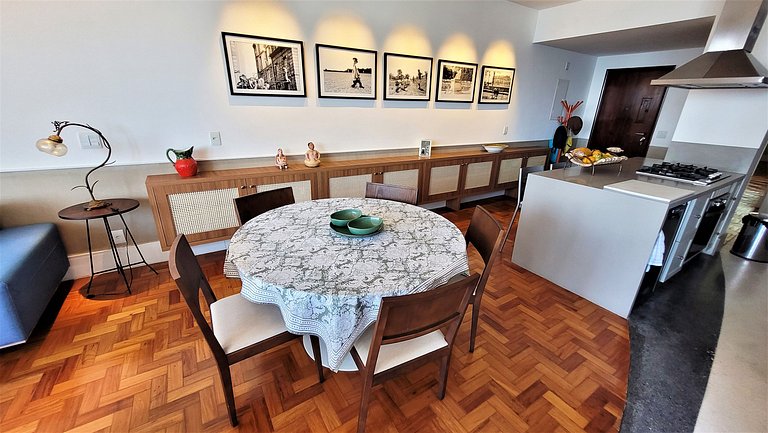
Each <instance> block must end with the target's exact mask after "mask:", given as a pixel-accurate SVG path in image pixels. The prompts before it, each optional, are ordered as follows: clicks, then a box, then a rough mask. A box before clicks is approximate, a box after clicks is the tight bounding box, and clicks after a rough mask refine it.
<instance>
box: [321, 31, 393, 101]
mask: <svg viewBox="0 0 768 433" xmlns="http://www.w3.org/2000/svg"><path fill="white" fill-rule="evenodd" d="M320 48H332V49H336V50H346V51H351V52H359V53H366V54H373V68H374V69H373V73H372V76H371V87H372V88H373V95H372V96H371V95H365V96H337V95H324V94H323V83H322V80H321V78H320ZM378 62H379V57H378V51H376V50H366V49H363V48H351V47H342V46H340V45H328V44H315V71H316V73H317V74H316V75H317V97H318V98H333V99H372V100H375V99H376V98H377V90H378V85H377V84H378V83H377V82H376V75H377V73H378V70H379V65H378Z"/></svg>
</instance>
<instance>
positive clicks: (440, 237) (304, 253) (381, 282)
mask: <svg viewBox="0 0 768 433" xmlns="http://www.w3.org/2000/svg"><path fill="white" fill-rule="evenodd" d="M349 208H354V209H360V210H361V211H362V213H363V215H370V216H378V217H381V218H382V220H383V225H382V228H381V230H380V231H378V232H376V233H373V234H371V235H367V236H353V235H350V234H349V233H340V232H339V231H338V230H334V228H333V227H332V226H331V224H330V214H331V213H333V212H335V211H338V210H342V209H349ZM468 270H469V263H468V260H467V251H466V243H465V240H464V237H463V235H462V233H461V231H460V230H459V229H458V228H457V227H456V225H454V224H453V223H451V222H450V221H448V220H447V219H445V218H443V217H442V216H440V215H438V214H436V213H434V212H432V211H430V210H427V209H424V208H420V207H418V206H413V205H410V204H406V203H400V202H395V201H390V200H379V199H364V198H335V199H322V200H313V201H305V202H300V203H295V204H291V205H287V206H283V207H280V208H277V209H273V210H270V211H268V212H265V213H263V214H261V215H259V216H257V217H255V218H253V219H251V220H250V221H248V222H246V223H245V224H243V226H242V227H240V228H239V229H238V230H237V232H235V234H234V235H233V236H232V239H231V240H230V243H229V247H228V249H227V256H226V259H225V265H224V271H225V275H227V276H228V277H239V278H240V279H241V281H242V289H241V291H240V294H241V295H242V296H243V297H245V298H246V299H248V300H249V301H251V302H258V303H269V304H274V305H277V306H278V307H279V308H280V311H281V312H282V315H283V319H284V320H285V324H286V327H287V328H288V330H289V331H291V332H293V333H295V334H304V335H309V334H313V335H317V336H319V337H320V339H321V341H322V343H323V346H324V347H323V349H325V350H323V364H325V365H326V366H328V367H329V368H330V369H332V370H333V371H338V370H339V369H340V368H341V367H342V362H343V361H344V358H345V356H347V355H348V353H349V351H350V349H351V347H352V345H353V344H354V342H355V340H356V339H357V338H358V337H359V336H360V335H362V334H363V332H364V331H365V330H366V328H368V326H370V325H371V324H372V323H374V322H375V321H376V318H377V317H378V314H379V306H380V304H381V298H382V297H384V296H399V295H406V294H411V293H418V292H423V291H426V290H430V289H432V288H435V287H437V286H440V285H441V284H444V283H446V282H447V281H448V280H449V279H450V278H451V277H453V276H455V275H456V274H459V273H466V272H468ZM306 340H308V338H307V339H306ZM347 358H348V357H347Z"/></svg>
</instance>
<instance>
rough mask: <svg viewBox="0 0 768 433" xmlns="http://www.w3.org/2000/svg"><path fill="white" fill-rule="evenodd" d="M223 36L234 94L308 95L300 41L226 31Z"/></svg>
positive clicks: (231, 87)
mask: <svg viewBox="0 0 768 433" xmlns="http://www.w3.org/2000/svg"><path fill="white" fill-rule="evenodd" d="M221 37H222V40H223V41H224V56H225V57H226V62H227V78H229V91H230V93H231V94H233V95H250V96H306V95H307V92H306V81H305V77H304V44H303V43H302V42H301V41H292V40H289V39H276V38H265V37H261V36H251V35H242V34H238V33H227V32H222V33H221Z"/></svg>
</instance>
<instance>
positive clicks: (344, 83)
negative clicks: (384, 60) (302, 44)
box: [315, 44, 376, 99]
mask: <svg viewBox="0 0 768 433" xmlns="http://www.w3.org/2000/svg"><path fill="white" fill-rule="evenodd" d="M315 49H316V51H317V89H318V96H319V97H320V98H354V99H376V51H371V50H361V49H357V48H346V47H337V46H334V45H322V44H317V45H315Z"/></svg>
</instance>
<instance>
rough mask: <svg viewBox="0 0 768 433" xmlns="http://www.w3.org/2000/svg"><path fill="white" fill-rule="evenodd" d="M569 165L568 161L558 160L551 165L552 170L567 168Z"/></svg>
mask: <svg viewBox="0 0 768 433" xmlns="http://www.w3.org/2000/svg"><path fill="white" fill-rule="evenodd" d="M567 166H568V161H563V162H556V163H554V164H552V165H550V166H549V169H550V170H557V169H558V168H565V167H567Z"/></svg>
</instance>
